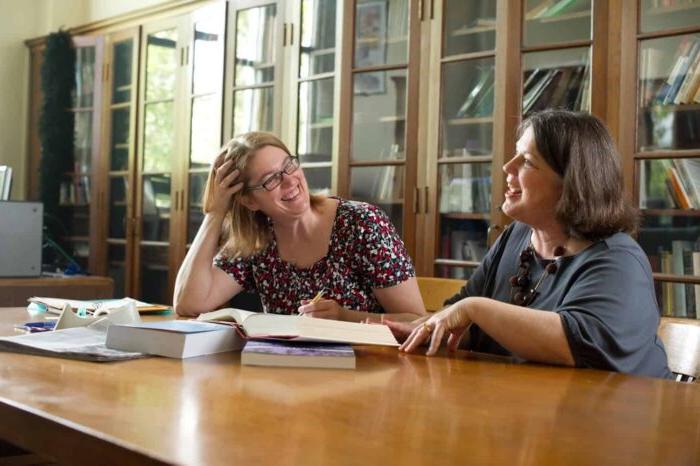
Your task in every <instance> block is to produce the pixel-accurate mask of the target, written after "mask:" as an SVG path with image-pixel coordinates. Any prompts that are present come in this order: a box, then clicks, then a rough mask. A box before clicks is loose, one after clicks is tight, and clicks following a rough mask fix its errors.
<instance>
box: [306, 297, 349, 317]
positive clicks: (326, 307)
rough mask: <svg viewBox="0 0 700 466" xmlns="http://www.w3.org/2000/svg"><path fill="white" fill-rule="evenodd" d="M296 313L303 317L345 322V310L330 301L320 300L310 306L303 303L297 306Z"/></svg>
mask: <svg viewBox="0 0 700 466" xmlns="http://www.w3.org/2000/svg"><path fill="white" fill-rule="evenodd" d="M298 312H299V314H300V315H302V316H305V317H316V318H318V319H332V320H345V319H344V318H343V317H344V315H345V308H344V307H343V306H341V305H340V304H338V303H337V302H336V301H333V300H332V299H320V300H318V301H317V302H315V303H313V304H311V303H310V302H305V303H304V304H303V305H301V306H299V309H298Z"/></svg>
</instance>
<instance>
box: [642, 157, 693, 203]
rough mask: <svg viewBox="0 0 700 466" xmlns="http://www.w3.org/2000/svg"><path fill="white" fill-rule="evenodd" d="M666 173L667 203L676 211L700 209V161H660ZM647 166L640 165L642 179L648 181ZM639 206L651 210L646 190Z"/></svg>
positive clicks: (643, 191)
mask: <svg viewBox="0 0 700 466" xmlns="http://www.w3.org/2000/svg"><path fill="white" fill-rule="evenodd" d="M659 163H661V166H662V167H664V170H665V172H666V187H667V192H668V196H667V202H668V204H669V206H670V207H672V208H675V209H700V159H673V160H660V161H659ZM645 171H646V164H645V163H642V164H641V165H640V179H641V180H643V181H646V173H645ZM639 206H640V207H641V208H643V209H644V208H649V207H651V206H650V203H649V201H648V199H647V197H646V190H644V189H642V190H641V191H640V198H639Z"/></svg>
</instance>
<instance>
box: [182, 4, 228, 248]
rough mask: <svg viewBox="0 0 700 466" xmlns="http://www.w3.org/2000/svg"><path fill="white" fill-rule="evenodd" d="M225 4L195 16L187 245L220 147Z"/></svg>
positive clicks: (191, 84) (199, 11) (215, 5)
mask: <svg viewBox="0 0 700 466" xmlns="http://www.w3.org/2000/svg"><path fill="white" fill-rule="evenodd" d="M225 23H226V5H225V4H224V3H218V4H213V5H210V6H208V7H205V8H200V9H198V10H197V11H195V12H194V13H193V15H192V23H191V28H190V29H191V30H190V33H191V34H192V38H191V40H189V41H188V42H189V43H191V44H192V47H191V50H192V52H191V59H190V62H191V66H190V76H191V79H190V82H189V83H188V87H189V95H188V98H189V105H190V109H191V110H190V113H189V118H190V121H189V129H190V131H189V141H190V143H189V157H188V158H187V159H188V161H189V166H188V183H187V186H188V189H187V192H188V194H187V198H188V203H187V205H188V209H187V244H188V245H189V244H190V243H192V240H193V239H194V236H195V235H196V234H197V230H198V229H199V225H200V224H201V223H202V219H203V215H204V214H203V213H202V199H203V196H204V187H205V186H206V182H207V176H208V174H209V170H210V166H211V164H212V162H213V161H214V159H215V158H216V156H217V155H218V151H219V148H220V147H221V118H222V117H221V114H222V92H223V77H224V34H225V27H226V24H225Z"/></svg>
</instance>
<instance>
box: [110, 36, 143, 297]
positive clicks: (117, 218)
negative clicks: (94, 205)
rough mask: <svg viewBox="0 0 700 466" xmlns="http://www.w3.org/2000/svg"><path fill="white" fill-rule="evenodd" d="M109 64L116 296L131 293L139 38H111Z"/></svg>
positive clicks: (112, 249)
mask: <svg viewBox="0 0 700 466" xmlns="http://www.w3.org/2000/svg"><path fill="white" fill-rule="evenodd" d="M109 39H110V41H109V46H108V48H107V56H106V62H107V63H108V65H109V69H110V77H109V83H110V84H109V86H108V89H107V91H106V92H107V106H108V112H107V116H106V118H107V119H108V121H107V125H106V126H107V138H106V139H107V146H106V147H107V151H106V152H107V154H108V160H109V161H108V167H107V208H106V217H107V220H106V235H105V237H106V244H107V246H106V267H105V270H104V271H103V272H102V273H106V274H107V275H108V276H109V277H112V279H113V280H114V295H115V296H116V297H123V296H128V295H130V294H131V287H130V282H129V280H130V277H131V274H130V269H131V263H130V260H129V258H130V251H131V249H132V248H133V244H131V241H132V228H133V225H132V218H133V216H134V213H133V208H132V207H131V206H132V203H133V199H134V196H133V194H132V193H133V184H132V183H133V181H132V180H133V170H134V167H133V156H134V144H135V140H134V136H133V134H134V131H133V128H134V125H135V118H134V117H135V115H134V113H135V103H136V89H135V82H136V68H137V66H136V58H137V55H138V54H137V53H136V52H137V50H138V48H137V47H138V45H137V44H138V35H137V32H136V31H126V32H125V33H117V34H114V35H112V36H111V37H110V38H109Z"/></svg>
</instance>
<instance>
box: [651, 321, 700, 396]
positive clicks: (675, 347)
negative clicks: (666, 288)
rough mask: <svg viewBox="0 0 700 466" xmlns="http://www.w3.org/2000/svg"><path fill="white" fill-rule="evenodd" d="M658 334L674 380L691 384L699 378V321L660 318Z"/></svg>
mask: <svg viewBox="0 0 700 466" xmlns="http://www.w3.org/2000/svg"><path fill="white" fill-rule="evenodd" d="M658 333H659V337H660V338H661V341H663V342H664V346H665V347H666V354H667V355H668V367H669V369H671V372H673V373H674V374H676V376H677V377H676V380H678V381H685V382H692V381H694V380H696V379H697V378H698V377H700V321H697V320H693V319H674V318H670V317H662V318H661V323H660V324H659V332H658Z"/></svg>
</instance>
